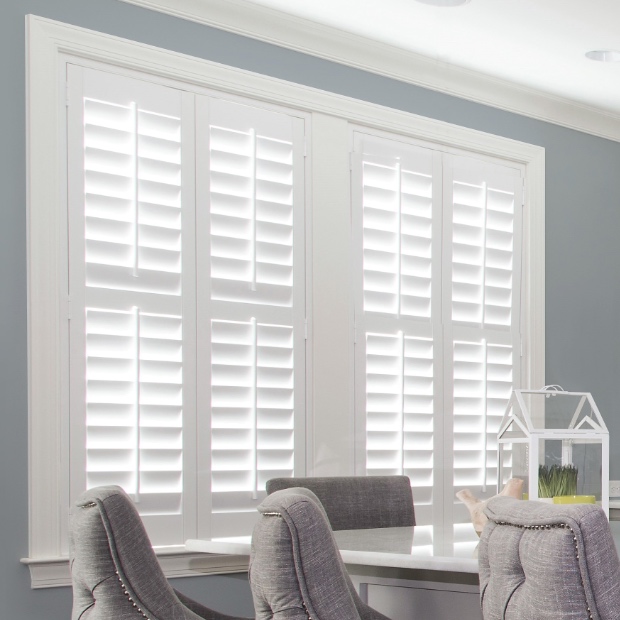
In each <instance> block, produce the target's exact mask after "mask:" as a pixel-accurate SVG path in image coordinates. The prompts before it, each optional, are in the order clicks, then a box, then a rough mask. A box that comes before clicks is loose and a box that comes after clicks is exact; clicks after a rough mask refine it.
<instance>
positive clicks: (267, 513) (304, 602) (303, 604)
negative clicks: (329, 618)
mask: <svg viewBox="0 0 620 620" xmlns="http://www.w3.org/2000/svg"><path fill="white" fill-rule="evenodd" d="M261 514H262V515H263V517H280V519H281V518H282V514H281V513H279V512H261ZM301 604H302V606H303V608H304V611H305V612H306V616H308V620H312V616H311V615H310V612H309V611H308V608H307V607H306V601H304V600H303V599H302V600H301Z"/></svg>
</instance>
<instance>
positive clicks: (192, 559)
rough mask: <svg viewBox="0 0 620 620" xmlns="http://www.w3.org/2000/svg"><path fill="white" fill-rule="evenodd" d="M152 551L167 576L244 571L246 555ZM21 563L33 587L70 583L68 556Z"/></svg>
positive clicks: (51, 586)
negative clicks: (25, 566)
mask: <svg viewBox="0 0 620 620" xmlns="http://www.w3.org/2000/svg"><path fill="white" fill-rule="evenodd" d="M155 553H156V554H157V558H158V560H159V563H160V564H161V567H162V569H163V571H164V574H165V575H166V577H168V578H169V579H172V578H175V577H197V576H200V575H223V574H226V573H245V572H247V570H248V559H249V558H248V556H238V555H219V554H214V553H192V552H189V551H186V550H185V548H184V547H176V548H174V549H159V550H155ZM21 563H22V564H25V565H27V566H28V568H29V569H30V580H31V587H32V588H33V589H38V588H57V587H61V586H70V585H71V573H70V571H69V558H66V557H55V558H22V559H21Z"/></svg>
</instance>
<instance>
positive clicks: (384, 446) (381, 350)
mask: <svg viewBox="0 0 620 620" xmlns="http://www.w3.org/2000/svg"><path fill="white" fill-rule="evenodd" d="M433 365H434V361H433V343H432V341H431V340H428V339H423V338H410V337H405V336H404V335H403V334H402V332H401V333H399V334H398V335H396V336H390V335H386V334H366V410H367V414H366V415H367V418H366V419H367V421H366V450H367V464H366V469H367V473H368V474H369V475H390V474H404V475H407V476H409V478H410V479H411V485H412V487H413V488H414V494H415V501H416V505H429V504H432V501H433V495H432V487H433V466H434V463H433V393H434V390H433Z"/></svg>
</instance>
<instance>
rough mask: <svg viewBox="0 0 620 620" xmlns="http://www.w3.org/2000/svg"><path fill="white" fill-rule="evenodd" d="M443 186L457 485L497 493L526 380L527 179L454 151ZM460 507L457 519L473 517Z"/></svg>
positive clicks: (462, 532)
mask: <svg viewBox="0 0 620 620" xmlns="http://www.w3.org/2000/svg"><path fill="white" fill-rule="evenodd" d="M444 191H445V194H446V197H447V214H448V218H447V220H448V222H449V223H450V225H449V226H447V228H446V233H445V234H446V237H445V239H446V241H445V243H446V249H447V251H446V254H445V256H446V265H445V269H446V270H447V271H445V272H444V273H445V274H446V278H445V279H446V281H447V282H448V285H447V289H448V291H449V299H450V304H449V306H447V307H446V313H447V314H448V315H449V317H448V318H447V322H448V323H450V319H451V320H452V322H451V325H450V334H451V338H450V343H447V348H446V350H445V351H446V357H447V360H446V361H447V366H446V370H447V373H448V376H449V381H450V383H449V388H448V389H449V391H450V392H451V393H450V394H449V396H448V397H447V398H448V399H450V398H451V400H452V403H453V408H452V413H453V423H452V426H453V440H452V444H453V445H452V447H453V472H452V484H453V486H454V490H458V489H461V488H469V489H471V490H472V491H473V492H474V493H477V494H478V495H480V496H482V497H484V496H490V495H493V494H495V493H496V488H497V486H496V485H497V432H498V430H499V425H500V422H501V419H502V416H503V413H504V410H505V407H506V405H507V403H508V400H509V398H510V393H511V390H512V388H513V387H515V386H517V385H519V381H520V378H519V365H518V359H519V347H520V335H519V331H520V318H519V317H520V313H519V308H520V287H521V283H520V256H521V254H520V246H521V234H520V231H521V191H522V182H521V176H520V172H519V170H517V169H513V168H509V167H507V166H502V165H497V164H492V163H488V162H483V161H478V160H475V159H473V158H465V157H451V158H448V159H447V166H446V175H445V180H444ZM450 349H451V350H450ZM456 510H457V513H458V514H460V516H459V517H455V522H458V521H460V520H463V521H465V520H467V518H466V515H465V511H464V510H462V508H461V507H460V506H457V507H456ZM455 527H456V526H455ZM459 532H460V534H459ZM466 534H467V531H466V530H465V529H462V528H461V530H459V528H458V527H456V529H455V542H458V541H459V540H461V542H463V544H465V543H466V542H467V541H466V540H465V539H466V538H467V536H466ZM459 537H460V538H459Z"/></svg>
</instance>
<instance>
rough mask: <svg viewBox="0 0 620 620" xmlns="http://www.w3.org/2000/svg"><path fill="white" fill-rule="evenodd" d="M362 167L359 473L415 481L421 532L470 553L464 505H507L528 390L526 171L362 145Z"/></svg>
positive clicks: (408, 147) (392, 142)
mask: <svg viewBox="0 0 620 620" xmlns="http://www.w3.org/2000/svg"><path fill="white" fill-rule="evenodd" d="M353 161H354V165H353V173H352V174H353V182H352V187H353V226H354V243H355V246H356V250H357V256H358V259H359V271H358V274H359V276H358V277H359V280H358V286H357V287H356V290H357V297H356V310H355V324H356V325H355V327H356V343H355V347H356V358H355V359H356V408H357V411H358V420H359V422H360V427H361V428H362V429H363V433H362V437H361V442H360V444H361V445H360V452H359V459H360V466H359V467H358V472H359V473H363V474H369V475H377V474H397V473H404V474H406V475H408V476H410V478H411V481H412V487H413V493H414V501H415V505H416V518H417V520H418V522H419V523H422V524H427V523H428V524H433V525H437V526H443V525H449V530H451V531H452V533H453V534H452V536H453V542H454V543H455V544H457V545H470V540H469V538H470V533H471V526H468V527H465V526H464V523H465V522H466V521H467V523H469V518H468V516H467V513H466V511H465V510H464V509H463V508H462V506H458V505H455V498H454V493H455V492H456V491H457V490H459V489H461V488H464V487H467V488H470V489H472V490H473V492H475V493H478V494H482V495H484V494H485V493H486V494H488V495H490V494H493V493H495V488H496V486H495V485H496V482H497V480H496V477H497V462H496V460H497V459H496V449H497V445H496V435H497V431H498V430H499V423H500V421H501V418H502V415H503V412H504V408H505V406H506V403H507V401H508V399H509V397H510V393H511V390H512V388H513V387H514V386H518V385H519V381H520V371H519V351H520V336H519V328H520V313H519V307H520V260H521V258H520V257H521V250H520V246H521V191H522V181H521V175H520V171H519V170H518V169H517V168H511V167H508V166H507V165H502V164H499V163H491V162H485V161H481V160H477V159H474V158H473V157H466V156H455V155H450V154H447V153H441V152H440V151H439V150H437V151H433V150H431V149H429V148H422V147H420V146H417V145H415V144H407V143H406V142H405V141H404V139H402V138H399V139H396V138H389V137H378V136H371V135H365V134H362V133H361V132H356V133H354V157H353ZM362 463H363V464H362ZM462 524H463V525H462Z"/></svg>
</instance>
